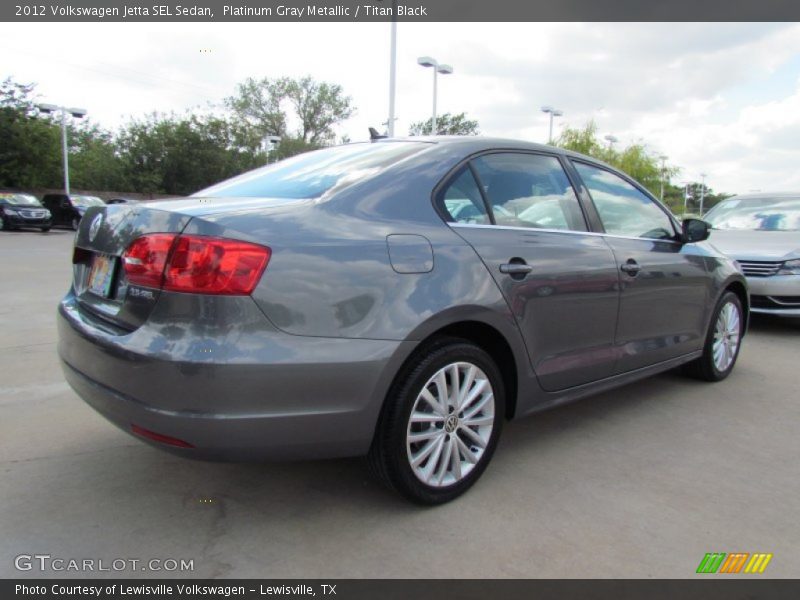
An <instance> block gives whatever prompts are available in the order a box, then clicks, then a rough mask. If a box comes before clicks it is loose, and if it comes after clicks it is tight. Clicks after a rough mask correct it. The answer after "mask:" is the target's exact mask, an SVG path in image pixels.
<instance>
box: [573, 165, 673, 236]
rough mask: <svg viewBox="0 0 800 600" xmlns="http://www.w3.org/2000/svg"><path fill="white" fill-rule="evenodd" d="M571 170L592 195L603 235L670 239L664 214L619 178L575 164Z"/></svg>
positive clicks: (667, 218)
mask: <svg viewBox="0 0 800 600" xmlns="http://www.w3.org/2000/svg"><path fill="white" fill-rule="evenodd" d="M574 164H575V168H576V169H577V170H578V174H579V175H580V176H581V179H583V182H584V184H586V187H587V188H588V190H589V193H590V194H591V196H592V200H593V201H594V205H595V207H596V208H597V212H598V214H599V215H600V220H601V221H602V222H603V227H604V228H605V230H606V233H610V234H613V235H623V236H626V237H641V238H649V239H657V240H666V239H673V238H674V237H675V230H674V228H673V226H672V220H671V219H670V218H669V217H668V216H667V214H666V213H665V212H664V211H663V210H662V209H661V208H660V207H659V206H658V205H657V204H656V203H655V202H653V200H651V199H650V198H648V197H647V196H646V195H645V194H643V193H642V192H640V191H639V190H638V189H636V187H635V186H633V185H631V184H630V183H628V182H627V181H625V180H624V179H622V177H619V176H618V175H615V174H614V173H611V172H610V171H606V170H605V169H600V168H598V167H594V166H591V165H587V164H584V163H579V162H576V163H574Z"/></svg>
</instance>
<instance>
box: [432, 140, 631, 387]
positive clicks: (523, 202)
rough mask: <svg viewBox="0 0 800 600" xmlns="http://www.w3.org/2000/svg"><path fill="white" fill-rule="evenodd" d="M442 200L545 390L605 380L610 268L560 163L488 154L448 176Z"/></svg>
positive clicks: (612, 316)
mask: <svg viewBox="0 0 800 600" xmlns="http://www.w3.org/2000/svg"><path fill="white" fill-rule="evenodd" d="M438 198H439V200H440V202H441V205H440V210H442V211H443V214H445V215H447V217H448V219H449V220H450V221H451V222H452V226H453V228H454V229H455V231H457V232H458V233H459V234H460V235H461V236H462V237H463V238H464V239H465V240H466V241H467V242H468V243H469V244H471V245H472V247H473V248H474V249H475V250H476V252H477V253H478V255H479V256H480V257H481V259H482V260H483V262H484V263H485V265H486V267H487V268H488V269H489V272H490V273H491V275H492V277H493V278H494V279H495V281H496V282H497V285H498V286H499V288H500V289H501V290H502V293H503V294H504V296H505V298H506V300H507V302H508V305H509V307H510V309H511V312H512V313H513V315H514V318H515V319H516V322H517V324H518V326H519V328H520V330H521V332H522V334H523V337H524V339H525V343H526V345H527V349H528V353H529V358H530V360H531V364H532V366H533V367H534V370H535V372H536V374H537V377H538V379H539V383H540V385H541V386H542V388H543V389H545V390H548V391H557V390H562V389H565V388H568V387H572V386H575V385H580V384H583V383H587V382H590V381H594V380H596V379H601V378H603V377H607V376H609V375H610V374H611V373H612V371H613V367H614V356H613V350H614V348H613V344H614V331H615V327H616V318H617V308H618V291H617V284H618V277H617V269H616V263H615V260H614V255H613V253H612V252H611V250H610V248H609V247H608V245H607V244H606V243H605V241H604V240H603V238H602V236H597V235H592V234H590V233H588V231H587V225H586V220H585V218H584V214H583V212H582V209H581V205H580V202H579V200H578V197H577V196H576V194H575V191H574V190H573V187H572V185H571V183H570V180H569V179H568V177H567V175H566V173H565V171H564V168H563V165H562V163H561V161H560V159H559V158H558V157H556V156H551V155H548V154H538V153H525V152H496V153H490V154H485V155H482V156H479V157H477V158H475V159H473V160H472V161H470V162H469V164H467V165H465V166H463V167H462V168H461V169H460V170H459V171H458V172H457V173H456V174H454V176H453V178H452V179H451V180H450V181H449V183H448V184H446V185H445V186H444V188H443V189H442V191H441V192H440V194H439V195H438ZM451 211H452V213H451ZM454 215H455V216H454ZM462 215H465V218H461V216H462ZM467 215H468V216H467Z"/></svg>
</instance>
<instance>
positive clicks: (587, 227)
mask: <svg viewBox="0 0 800 600" xmlns="http://www.w3.org/2000/svg"><path fill="white" fill-rule="evenodd" d="M708 233H709V229H708V226H707V225H706V223H704V222H703V221H698V220H687V221H685V222H684V223H682V224H680V223H678V222H676V221H675V219H674V217H673V216H672V215H671V214H670V213H669V211H668V210H666V209H665V208H664V207H663V206H662V205H661V204H659V203H658V202H657V201H656V200H655V199H654V198H653V197H652V196H651V195H650V194H649V193H648V192H647V191H645V190H644V189H643V188H642V187H641V186H640V185H638V184H637V183H636V182H635V181H632V180H631V179H630V178H628V177H627V176H626V175H624V174H622V173H620V172H618V171H615V170H614V169H612V168H610V167H608V166H607V165H604V164H602V163H599V162H598V161H596V160H594V159H591V158H587V157H585V156H581V155H579V154H574V153H571V152H565V151H562V150H559V149H556V148H553V147H549V146H541V145H537V144H529V143H523V142H516V141H509V140H499V139H485V138H474V137H459V138H447V137H441V138H439V137H437V138H412V139H408V140H396V139H392V140H379V141H374V142H368V143H355V144H347V145H344V146H338V147H333V148H326V149H323V150H319V151H316V152H311V153H308V154H303V155H301V156H297V157H295V158H292V159H289V160H285V161H282V162H279V163H276V164H273V165H268V166H266V167H264V168H261V169H258V170H255V171H252V172H249V173H246V174H244V175H241V176H239V177H236V178H234V179H231V180H228V181H225V182H223V183H220V184H218V185H215V186H213V187H210V188H208V189H206V190H203V191H201V192H198V193H197V194H195V195H194V196H193V197H190V198H188V199H181V200H173V201H162V202H154V203H147V204H134V205H113V206H104V207H92V208H90V209H89V210H88V211H87V213H86V215H85V218H84V219H83V220H82V222H81V225H80V228H79V231H78V233H77V236H76V240H75V249H74V257H73V263H74V279H73V283H72V286H71V289H70V290H69V293H68V294H67V295H66V297H65V298H64V299H63V301H62V302H61V304H60V308H59V319H58V324H59V332H60V342H59V353H60V356H61V359H62V363H63V368H64V373H65V375H66V378H67V380H68V381H69V383H70V385H71V386H72V387H73V388H74V389H75V390H76V391H77V393H78V394H79V395H80V396H82V397H83V398H84V399H85V400H86V402H88V403H89V404H90V405H91V406H92V407H93V408H95V409H96V410H97V411H98V412H100V413H101V414H102V415H104V416H105V417H106V418H108V419H109V420H110V421H112V422H113V423H115V424H116V425H118V426H119V427H121V428H122V429H124V430H125V431H127V432H129V433H131V434H133V435H135V436H137V437H139V438H141V439H142V440H144V441H147V442H149V443H151V444H154V445H156V446H158V447H160V448H164V449H168V450H172V451H174V452H177V453H180V454H182V455H184V456H187V457H200V458H212V459H227V460H264V459H285V458H320V457H342V456H359V455H367V456H368V457H369V464H370V465H371V467H372V469H373V470H374V471H375V473H376V474H377V475H378V476H379V477H380V478H381V479H382V480H383V481H384V482H385V483H386V484H388V485H389V486H390V487H391V488H393V489H395V490H396V491H398V492H400V493H402V494H403V495H404V496H406V497H407V498H410V499H412V500H415V501H417V502H421V503H427V504H436V503H441V502H446V501H448V500H451V499H453V498H455V497H456V496H458V495H459V494H461V493H463V492H464V491H465V490H466V489H467V488H469V487H470V486H471V485H472V484H473V483H475V481H476V480H477V479H478V478H479V477H480V475H481V473H482V472H483V471H484V469H485V468H486V465H487V463H488V462H489V460H490V459H491V457H492V453H493V452H494V450H495V447H496V445H497V442H498V438H499V436H500V431H501V428H502V425H503V422H504V421H505V420H507V419H515V418H519V417H523V416H526V415H529V414H531V413H533V412H536V411H539V410H542V409H545V408H549V407H553V406H556V405H559V404H562V403H564V402H568V401H571V400H575V399H578V398H581V397H584V396H587V395H589V394H593V393H597V392H599V391H602V390H607V389H609V388H612V387H615V386H619V385H621V384H624V383H628V382H630V381H633V380H636V379H640V378H642V377H646V376H648V375H652V374H654V373H658V372H661V371H665V370H667V369H672V368H674V367H678V366H681V365H683V366H684V368H685V369H686V370H687V371H688V372H690V373H691V374H693V375H695V376H697V377H700V378H702V379H706V380H710V381H716V380H721V379H723V378H725V377H726V376H727V375H728V374H729V373H730V372H731V370H732V369H733V366H734V364H735V362H736V357H737V354H738V352H739V347H740V343H741V340H742V336H743V335H744V333H745V330H746V325H747V318H748V293H747V283H746V279H745V277H744V276H743V275H742V273H741V271H740V270H739V268H738V267H737V265H736V263H735V262H734V261H732V260H731V259H728V258H726V257H724V256H722V255H720V254H719V253H718V252H717V251H716V250H715V249H714V248H713V247H712V246H710V245H709V244H707V243H704V242H703V240H705V239H706V238H707V237H708Z"/></svg>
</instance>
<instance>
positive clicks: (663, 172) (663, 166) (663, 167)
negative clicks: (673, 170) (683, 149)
mask: <svg viewBox="0 0 800 600" xmlns="http://www.w3.org/2000/svg"><path fill="white" fill-rule="evenodd" d="M658 158H660V159H661V196H660V197H659V199H660V200H661V202H664V177H665V176H666V174H667V165H666V161H667V158H669V157H668V156H664V155H663V154H662V155H661V156H659V157H658Z"/></svg>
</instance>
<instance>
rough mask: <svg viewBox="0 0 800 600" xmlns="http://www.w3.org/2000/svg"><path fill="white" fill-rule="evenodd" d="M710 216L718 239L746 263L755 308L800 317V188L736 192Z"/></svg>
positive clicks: (715, 241) (730, 253)
mask: <svg viewBox="0 0 800 600" xmlns="http://www.w3.org/2000/svg"><path fill="white" fill-rule="evenodd" d="M704 219H705V220H706V221H708V222H709V223H710V224H711V226H712V227H713V228H714V233H713V238H712V244H713V245H714V246H716V247H717V248H718V249H719V250H720V251H722V252H724V253H725V254H727V255H728V256H730V257H732V258H734V259H736V260H737V261H738V262H739V264H740V265H741V266H742V269H743V271H744V274H745V275H746V276H747V281H748V284H749V286H750V303H751V311H752V312H754V313H763V314H770V315H778V316H783V317H800V193H772V194H762V193H759V194H742V195H740V196H734V197H732V198H729V199H727V200H723V201H722V202H720V203H719V204H717V205H716V206H715V207H714V208H712V209H711V210H710V211H708V213H706V215H705V217H704Z"/></svg>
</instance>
